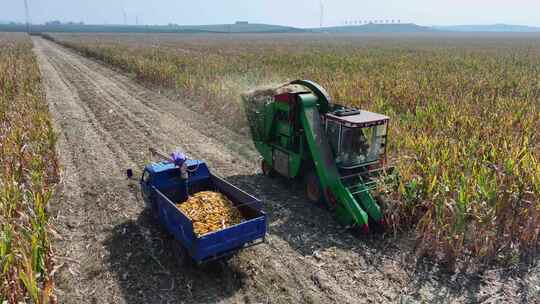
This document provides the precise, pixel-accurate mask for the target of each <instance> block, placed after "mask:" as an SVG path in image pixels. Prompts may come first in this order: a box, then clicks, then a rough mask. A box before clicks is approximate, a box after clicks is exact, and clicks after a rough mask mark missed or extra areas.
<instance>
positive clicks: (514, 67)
mask: <svg viewBox="0 0 540 304" xmlns="http://www.w3.org/2000/svg"><path fill="white" fill-rule="evenodd" d="M54 39H56V40H57V41H59V42H61V43H62V44H64V45H67V46H70V47H72V48H75V49H77V50H78V51H80V52H82V53H83V54H85V55H87V56H90V57H93V58H96V59H99V60H102V61H104V62H106V63H109V64H111V65H113V66H115V67H117V68H120V69H122V70H123V71H125V72H128V73H130V74H132V75H133V76H134V77H135V78H136V79H138V80H140V81H141V82H143V83H146V84H149V85H152V86H157V87H158V88H160V89H165V90H173V92H175V93H176V94H179V95H181V96H182V97H184V98H187V99H188V100H190V103H191V106H193V107H195V108H197V109H199V110H201V111H206V112H207V113H209V114H211V115H213V116H214V117H215V119H217V120H218V121H220V122H222V123H223V124H225V125H226V126H228V127H230V128H232V129H234V130H237V131H238V132H240V133H243V134H247V132H248V127H247V123H246V121H245V117H244V115H243V109H242V104H241V102H240V95H241V93H242V92H244V91H246V90H248V89H251V88H254V87H257V86H260V85H268V84H276V83H283V82H285V81H288V80H293V79H297V78H303V79H313V80H315V81H317V82H319V83H321V84H322V85H323V86H324V87H325V88H327V89H328V90H329V91H330V93H331V95H332V96H333V97H334V99H335V100H336V101H338V102H339V103H343V104H347V105H354V106H359V107H362V108H363V109H367V110H371V111H376V112H380V113H384V114H386V115H388V116H390V117H391V118H392V120H391V129H390V130H391V131H390V136H389V137H390V143H389V151H390V153H391V159H392V161H393V162H394V163H395V165H396V166H397V168H398V170H399V172H400V176H401V178H400V180H399V181H398V182H396V183H395V184H393V185H391V186H388V187H381V189H380V190H381V192H382V193H383V195H384V196H385V197H386V205H385V206H384V207H385V209H386V210H385V213H386V220H387V223H388V225H389V228H390V231H393V232H394V233H396V234H397V233H399V232H400V231H402V230H407V229H410V228H411V227H412V228H414V229H415V230H416V235H417V246H416V251H417V253H418V254H419V255H430V256H432V257H435V258H436V259H439V260H442V261H445V262H447V263H448V264H449V265H450V266H452V267H453V266H454V265H455V261H456V260H467V261H473V262H481V263H482V264H483V263H488V262H493V261H497V262H502V263H514V262H516V261H518V260H520V259H522V258H526V257H529V256H530V254H531V253H534V252H535V251H536V250H537V248H538V244H539V239H538V237H539V234H540V200H539V198H538V197H539V193H540V163H539V162H538V159H539V156H540V140H539V136H540V135H539V134H538V132H537V131H538V130H540V111H539V110H540V109H539V107H540V36H537V35H522V36H520V35H516V36H497V35H491V36H474V35H472V36H459V35H448V36H447V37H445V39H441V37H434V36H429V35H422V36H405V37H395V36H387V37H375V36H370V35H363V36H337V37H334V38H331V37H326V36H316V35H313V36H310V35H305V36H300V35H266V36H255V35H235V36H225V35H222V36H213V35H152V36H150V35H133V34H132V35H68V34H66V35H54ZM210 109H211V110H210Z"/></svg>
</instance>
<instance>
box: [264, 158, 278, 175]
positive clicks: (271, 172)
mask: <svg viewBox="0 0 540 304" xmlns="http://www.w3.org/2000/svg"><path fill="white" fill-rule="evenodd" d="M261 171H262V173H263V174H264V175H266V176H269V177H274V176H275V174H274V168H272V166H270V165H269V164H268V163H267V162H266V161H265V160H264V159H263V160H261Z"/></svg>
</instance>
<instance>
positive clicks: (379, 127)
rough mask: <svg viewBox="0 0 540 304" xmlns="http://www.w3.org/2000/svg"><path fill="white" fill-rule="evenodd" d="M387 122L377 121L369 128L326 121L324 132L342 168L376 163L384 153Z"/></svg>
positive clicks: (336, 121)
mask: <svg viewBox="0 0 540 304" xmlns="http://www.w3.org/2000/svg"><path fill="white" fill-rule="evenodd" d="M387 127H388V121H387V120H383V121H379V122H377V123H376V124H370V125H369V126H361V125H360V126H359V125H351V124H344V123H342V122H340V121H338V120H328V121H327V123H326V132H327V134H328V138H329V139H330V143H331V145H332V149H333V151H334V153H335V156H336V163H337V165H338V166H340V167H342V168H351V167H357V166H361V165H365V164H368V163H373V162H378V161H380V160H381V158H382V157H384V154H385V153H386V132H387Z"/></svg>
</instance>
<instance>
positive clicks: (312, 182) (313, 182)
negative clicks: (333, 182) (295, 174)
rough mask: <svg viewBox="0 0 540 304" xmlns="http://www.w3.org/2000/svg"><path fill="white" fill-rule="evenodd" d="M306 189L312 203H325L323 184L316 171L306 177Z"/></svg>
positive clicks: (310, 172)
mask: <svg viewBox="0 0 540 304" xmlns="http://www.w3.org/2000/svg"><path fill="white" fill-rule="evenodd" d="M304 183H305V188H306V196H307V198H308V199H309V201H310V202H312V203H322V201H323V191H322V189H321V182H320V181H319V177H318V176H317V173H316V172H315V171H314V170H311V171H309V173H308V174H306V176H305V180H304Z"/></svg>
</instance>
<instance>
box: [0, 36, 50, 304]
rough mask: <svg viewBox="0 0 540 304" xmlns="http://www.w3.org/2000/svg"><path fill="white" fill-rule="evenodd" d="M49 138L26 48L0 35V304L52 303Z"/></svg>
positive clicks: (19, 39)
mask: <svg viewBox="0 0 540 304" xmlns="http://www.w3.org/2000/svg"><path fill="white" fill-rule="evenodd" d="M54 145H55V135H54V133H53V130H52V126H51V120H50V117H49V112H48V108H47V104H46V103H45V98H44V94H43V91H42V87H41V78H40V72H39V67H38V65H37V62H36V58H35V57H34V55H33V53H32V43H31V41H30V40H29V38H28V37H27V36H25V35H23V34H2V33H0V303H27V302H32V303H51V302H54V298H53V289H54V282H53V280H52V272H53V266H54V265H53V261H52V252H51V248H50V239H49V231H50V227H49V224H48V220H47V212H46V210H47V205H48V203H49V200H50V199H51V196H52V193H53V187H54V185H55V183H56V182H57V178H58V177H57V170H58V168H57V160H56V156H55V150H54Z"/></svg>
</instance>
